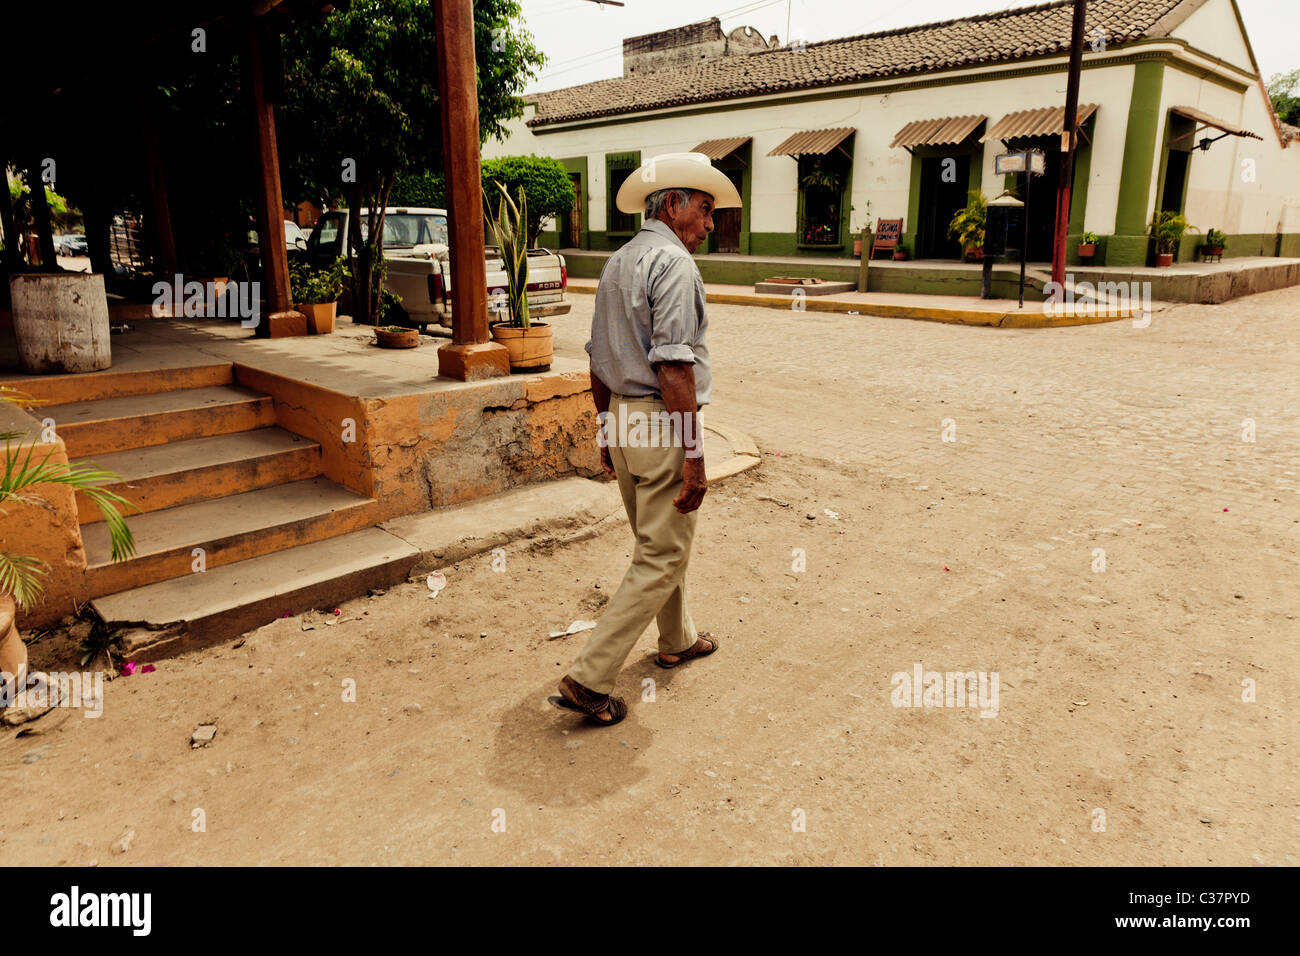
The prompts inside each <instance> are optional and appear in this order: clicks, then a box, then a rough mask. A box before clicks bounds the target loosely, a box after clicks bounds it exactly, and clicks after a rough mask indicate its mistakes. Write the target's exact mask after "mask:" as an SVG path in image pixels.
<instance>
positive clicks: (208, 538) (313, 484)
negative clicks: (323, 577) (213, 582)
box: [81, 477, 379, 597]
mask: <svg viewBox="0 0 1300 956" xmlns="http://www.w3.org/2000/svg"><path fill="white" fill-rule="evenodd" d="M378 513H379V503H378V502H377V501H375V500H374V499H373V498H367V497H365V496H364V495H359V494H357V493H356V492H353V491H349V490H348V489H347V488H344V487H343V486H341V485H337V484H335V483H334V482H332V481H330V480H329V479H327V478H323V477H317V478H309V479H306V480H304V481H291V482H288V483H286V484H281V485H275V486H273V487H270V488H259V489H257V490H255V491H246V492H243V493H241V494H236V495H228V496H227V497H224V498H214V499H210V500H207V501H197V502H194V503H193V504H187V505H178V506H177V507H174V508H165V509H163V510H162V511H154V512H151V513H149V514H143V515H135V516H133V517H131V518H129V519H128V520H129V521H130V526H131V533H132V534H133V535H134V536H135V543H136V555H135V557H133V558H131V559H129V560H127V561H123V562H120V563H114V562H113V561H112V560H111V558H110V545H109V536H108V526H107V525H106V524H105V523H103V522H97V523H95V524H90V525H86V526H85V527H84V528H82V531H81V533H82V541H83V542H84V544H85V548H86V581H87V584H88V586H89V591H90V594H91V595H92V596H93V597H99V596H101V595H104V594H114V593H116V592H118V591H124V590H127V589H128V588H136V587H140V586H142V585H145V584H151V583H153V582H156V581H164V580H168V579H170V578H179V577H185V576H187V575H190V574H198V573H200V572H198V571H196V570H195V564H196V562H197V561H198V557H199V556H198V555H196V554H194V550H195V549H196V548H202V549H203V555H202V558H203V562H204V566H205V567H206V568H208V569H212V568H216V567H219V566H221V565H225V564H233V563H234V562H236V561H242V560H244V559H245V558H252V557H257V556H258V555H263V554H270V553H271V552H273V551H280V550H283V549H285V548H290V547H293V546H295V545H300V544H306V543H308V542H311V541H320V540H322V539H324V538H330V537H333V536H335V535H340V534H345V533H347V532H349V531H356V530H358V529H360V528H364V527H366V526H368V525H373V524H375V523H377V522H378V520H379V517H378ZM202 573H208V572H202Z"/></svg>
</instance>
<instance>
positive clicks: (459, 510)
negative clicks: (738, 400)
mask: <svg viewBox="0 0 1300 956" xmlns="http://www.w3.org/2000/svg"><path fill="white" fill-rule="evenodd" d="M702 427H703V428H704V430H705V431H707V432H712V433H713V434H715V435H716V436H718V437H719V438H721V439H722V440H723V441H725V442H726V443H727V445H728V446H729V447H730V449H731V454H729V455H727V456H726V457H723V458H721V459H720V460H718V461H709V462H706V463H705V476H706V477H707V478H708V481H709V484H710V485H712V484H715V483H716V482H719V481H722V480H724V479H726V478H730V477H731V476H732V475H738V474H740V473H741V472H743V471H748V470H749V469H751V468H755V467H757V466H758V465H759V464H760V463H761V462H762V456H761V455H760V454H759V451H758V446H757V445H755V444H754V440H753V439H752V438H750V436H749V435H747V434H746V433H744V432H742V431H740V430H739V429H736V428H733V427H731V426H730V425H720V424H715V423H713V422H707V423H702ZM626 521H627V519H626V517H625V516H624V514H623V501H622V498H621V497H620V495H619V491H618V484H617V483H616V482H613V481H600V480H595V479H591V478H580V477H576V476H574V477H569V478H561V479H559V480H558V481H548V482H544V483H542V484H536V485H525V486H523V487H520V488H512V489H510V490H508V491H504V492H501V493H500V494H496V495H492V496H490V497H488V498H481V499H478V500H476V501H470V502H466V503H465V504H463V505H454V506H452V507H449V508H442V509H439V510H437V511H425V512H421V513H420V514H415V515H406V516H403V517H400V518H393V519H392V520H390V521H385V522H384V523H383V524H382V525H380V527H381V528H382V529H383V530H384V531H387V532H388V533H389V534H391V535H394V536H395V537H397V538H399V539H401V541H402V542H403V543H405V544H406V545H408V546H410V547H412V548H415V549H417V550H418V551H419V552H420V557H419V558H418V559H417V560H416V562H415V564H414V566H413V567H412V568H411V571H410V578H411V579H418V578H420V577H421V576H423V575H425V574H427V573H428V572H429V571H433V570H436V569H438V568H444V567H448V566H450V565H453V564H456V563H457V562H460V561H464V560H465V559H466V558H472V557H474V556H476V555H481V554H486V553H488V552H490V551H492V550H493V549H495V548H504V547H507V546H508V545H510V544H511V543H518V542H519V541H520V540H530V541H534V542H537V543H552V544H569V543H573V542H577V541H583V540H586V539H587V538H590V537H593V536H594V535H596V534H599V533H600V532H601V531H603V530H604V529H606V528H608V527H612V526H613V525H616V524H625V523H626Z"/></svg>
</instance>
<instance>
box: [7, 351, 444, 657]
mask: <svg viewBox="0 0 1300 956" xmlns="http://www.w3.org/2000/svg"><path fill="white" fill-rule="evenodd" d="M234 376H235V372H234V366H233V365H231V364H229V363H223V364H217V365H210V366H195V367H190V368H186V369H179V370H177V369H168V370H164V373H163V374H158V375H155V374H148V375H128V374H126V373H111V372H109V373H99V374H96V375H94V376H79V377H77V378H78V381H77V383H76V385H77V386H78V387H77V391H76V394H77V400H75V401H63V402H60V401H59V399H60V398H66V397H68V395H67V391H66V389H65V388H64V387H63V385H64V383H62V382H58V381H54V380H50V381H49V383H48V385H47V384H46V383H44V382H37V383H34V384H33V385H30V386H28V391H29V392H31V393H33V394H34V395H36V397H38V398H45V399H46V401H47V402H52V404H45V405H43V406H40V407H39V408H37V409H34V410H33V412H34V414H36V415H37V416H38V417H40V418H52V419H54V421H55V423H56V428H57V431H58V434H59V436H60V437H61V438H62V439H63V441H64V443H65V445H66V446H67V451H68V457H69V459H70V460H72V461H79V462H87V463H90V462H93V463H94V464H95V465H97V466H99V467H101V468H104V469H106V470H108V471H112V472H115V473H117V474H118V475H120V476H121V478H122V481H121V483H120V484H117V485H113V486H109V487H110V490H113V491H116V492H117V493H118V494H121V495H122V496H123V497H124V498H126V499H127V500H129V501H131V502H133V503H134V504H136V505H137V506H138V507H139V509H140V511H138V512H134V511H133V512H129V513H128V516H127V517H128V523H129V525H130V528H131V531H132V533H133V534H134V536H135V542H136V554H135V556H134V557H132V558H131V559H129V560H127V561H124V562H119V563H114V562H113V561H112V560H111V555H110V546H109V535H108V527H107V525H106V524H105V523H104V521H103V519H102V516H101V515H100V513H99V511H98V509H96V508H95V507H94V505H93V504H91V502H90V501H89V500H87V499H86V498H85V496H84V495H83V494H79V495H78V516H79V520H80V522H81V525H82V528H81V531H82V540H83V542H84V545H85V550H86V562H87V568H86V583H87V586H88V589H89V594H90V597H91V598H92V605H93V607H94V608H95V611H96V612H97V613H98V614H99V615H100V616H101V617H102V618H104V619H105V620H106V621H108V622H110V623H111V624H114V625H117V626H124V627H127V628H128V634H127V636H126V643H127V650H128V652H129V653H132V655H133V656H135V657H138V658H139V659H150V658H151V657H160V656H165V655H166V654H169V653H175V652H177V651H179V650H183V649H185V648H187V647H190V646H201V645H203V644H210V643H213V642H215V641H220V640H223V639H225V638H228V637H230V636H233V635H234V634H238V633H240V632H241V631H244V630H248V629H249V628H252V627H257V626H260V625H261V624H264V623H267V622H268V621H270V620H272V619H274V618H276V617H279V616H281V615H282V614H284V613H286V612H289V613H299V612H301V611H303V610H307V609H308V608H311V607H315V606H322V605H327V604H337V603H339V602H340V601H343V600H346V599H348V598H351V597H356V596H359V595H361V594H365V593H366V590H367V589H368V588H372V587H386V586H388V585H390V584H393V583H396V582H398V581H401V580H404V579H405V578H406V575H407V573H408V572H409V571H410V568H411V567H412V566H413V565H414V563H415V561H416V559H418V557H419V551H418V549H415V548H412V547H411V546H409V545H407V544H405V542H403V541H402V540H401V539H400V538H397V537H395V536H394V535H391V534H388V533H387V532H384V531H381V530H380V529H378V528H376V527H374V526H375V525H376V524H377V522H378V521H379V508H378V503H377V502H376V501H375V500H374V499H372V498H368V497H366V496H364V495H360V494H357V493H356V492H354V491H351V490H349V489H347V488H345V487H343V486H342V485H339V484H336V483H335V482H333V481H330V480H329V479H328V478H326V477H324V475H323V474H322V472H321V449H320V446H319V445H318V444H317V443H316V442H314V441H311V440H309V439H306V438H304V437H302V436H300V435H296V434H293V433H291V432H288V431H285V430H284V429H282V428H280V427H278V426H277V425H276V416H275V407H274V402H273V400H272V398H271V396H269V395H266V394H262V393H259V392H256V391H253V390H251V389H248V388H245V387H243V386H241V385H239V384H237V382H236V380H235V377H234Z"/></svg>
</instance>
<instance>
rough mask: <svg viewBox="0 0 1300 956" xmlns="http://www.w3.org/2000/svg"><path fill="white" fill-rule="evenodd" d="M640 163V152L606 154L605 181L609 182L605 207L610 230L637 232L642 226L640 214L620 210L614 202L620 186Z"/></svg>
mask: <svg viewBox="0 0 1300 956" xmlns="http://www.w3.org/2000/svg"><path fill="white" fill-rule="evenodd" d="M640 165H641V154H640V152H635V153H608V154H606V156H605V182H606V183H607V184H608V185H607V195H606V202H605V209H606V210H607V212H606V222H607V226H606V228H607V229H608V230H609V231H610V232H636V231H637V230H638V229H639V228H641V222H640V216H639V215H637V214H636V213H626V212H620V211H619V208H618V206H617V205H616V204H615V203H614V198H615V197H616V196H617V195H618V190H619V187H620V186H622V185H623V182H624V180H626V179H627V177H628V176H630V175H632V172H633V171H634V170H635V169H636V168H637V167H638V166H640Z"/></svg>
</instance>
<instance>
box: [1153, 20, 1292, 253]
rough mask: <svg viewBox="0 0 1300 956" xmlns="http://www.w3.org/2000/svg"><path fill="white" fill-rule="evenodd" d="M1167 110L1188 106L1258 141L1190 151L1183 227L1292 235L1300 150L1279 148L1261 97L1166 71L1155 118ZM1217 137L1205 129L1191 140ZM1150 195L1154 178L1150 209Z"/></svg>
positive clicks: (1232, 140)
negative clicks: (1250, 135) (1252, 134)
mask: <svg viewBox="0 0 1300 956" xmlns="http://www.w3.org/2000/svg"><path fill="white" fill-rule="evenodd" d="M1234 28H1235V27H1234ZM1172 106H1191V107H1194V108H1196V109H1199V110H1201V111H1202V112H1205V113H1208V114H1209V115H1211V116H1213V117H1215V118H1217V119H1221V120H1225V121H1227V122H1229V123H1232V124H1234V125H1238V126H1241V127H1243V128H1244V129H1248V130H1250V131H1251V132H1253V133H1257V134H1259V135H1260V136H1262V137H1263V140H1262V141H1261V140H1257V139H1250V138H1247V137H1240V136H1228V137H1226V138H1224V139H1220V140H1218V141H1217V142H1215V143H1213V144H1212V145H1211V146H1210V148H1209V150H1199V149H1198V150H1194V151H1193V153H1192V158H1191V164H1190V167H1189V172H1188V183H1187V203H1186V206H1185V207H1184V212H1185V214H1186V216H1187V221H1188V222H1190V223H1191V224H1192V225H1194V226H1196V227H1197V228H1199V229H1200V230H1201V232H1202V233H1204V232H1205V231H1206V230H1207V229H1210V228H1215V229H1218V230H1220V231H1222V232H1225V233H1228V234H1232V233H1272V232H1276V231H1277V230H1278V228H1279V225H1281V226H1283V227H1284V231H1296V224H1295V223H1294V222H1292V220H1293V219H1294V218H1295V216H1296V211H1295V210H1296V207H1297V205H1300V196H1298V194H1300V147H1294V146H1293V147H1291V148H1289V149H1285V150H1284V149H1283V148H1282V146H1281V144H1280V143H1279V141H1278V137H1277V132H1276V130H1275V128H1274V126H1273V120H1272V117H1271V109H1272V107H1271V106H1270V105H1269V103H1268V100H1267V99H1266V98H1265V96H1264V94H1263V92H1262V91H1261V90H1260V89H1259V88H1258V87H1257V86H1252V87H1250V88H1248V89H1247V90H1246V91H1245V92H1244V93H1235V92H1233V91H1232V90H1229V89H1226V88H1225V87H1222V86H1220V85H1218V84H1217V83H1212V82H1210V81H1209V80H1204V79H1201V78H1199V77H1196V76H1193V75H1191V74H1188V73H1184V72H1183V71H1182V70H1178V69H1174V68H1172V67H1171V68H1167V69H1166V70H1165V81H1164V89H1163V93H1162V96H1161V115H1162V116H1165V115H1167V114H1168V110H1169V108H1170V107H1172ZM1218 135H1219V131H1218V130H1214V129H1210V130H1206V131H1204V132H1202V133H1200V134H1198V135H1197V137H1195V138H1196V140H1197V141H1199V140H1200V139H1201V138H1202V137H1206V136H1208V137H1210V138H1214V137H1215V136H1218ZM1156 188H1157V183H1156V182H1155V179H1154V178H1153V180H1152V184H1151V195H1150V203H1149V208H1150V209H1154V208H1155V203H1156V201H1157V200H1158V198H1159V197H1158V196H1156V194H1155V190H1156Z"/></svg>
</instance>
